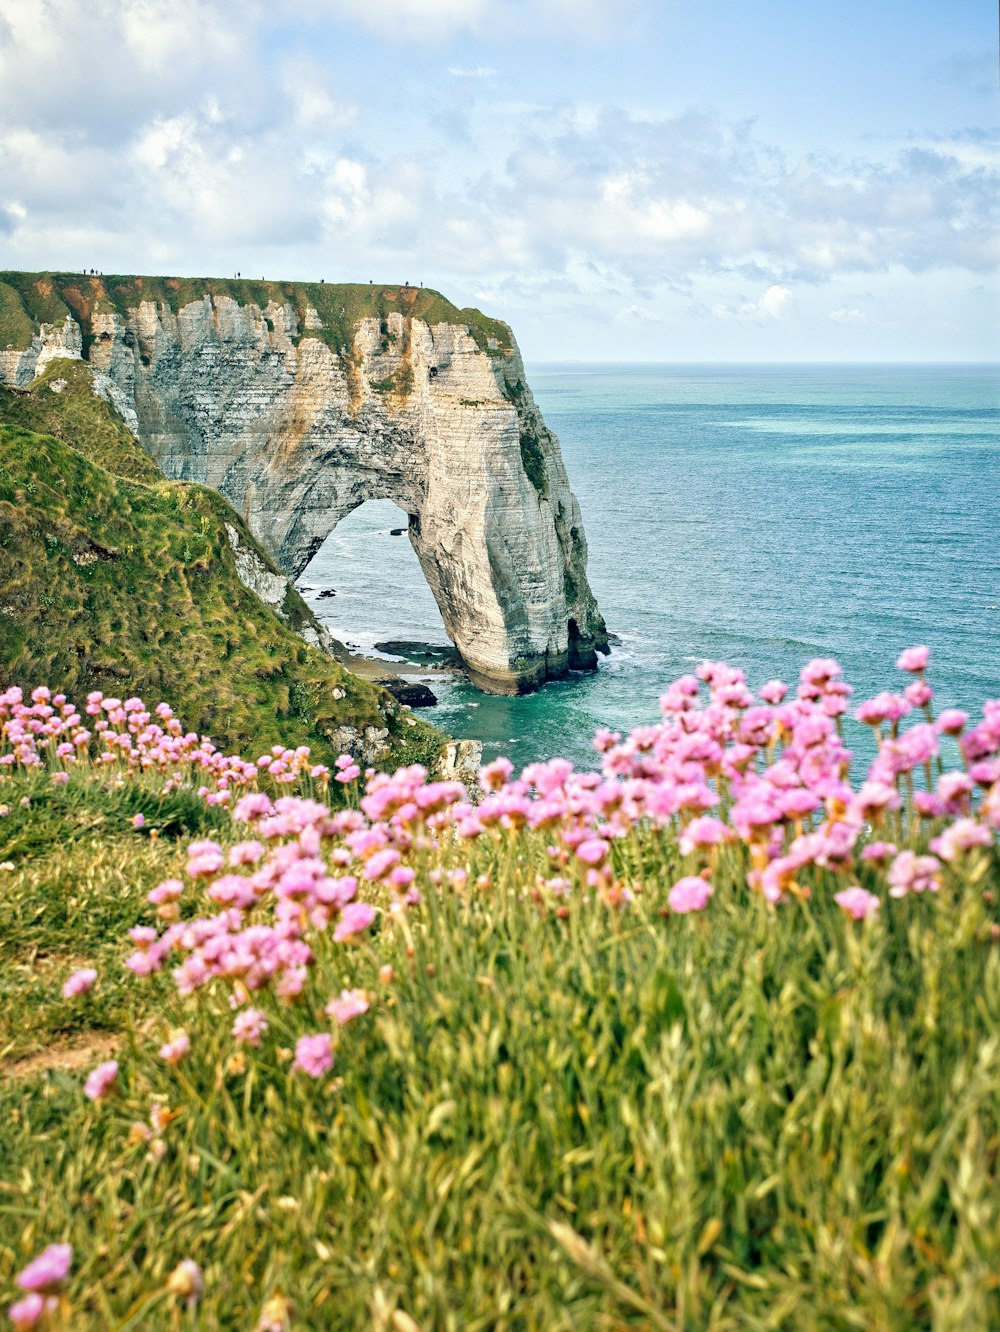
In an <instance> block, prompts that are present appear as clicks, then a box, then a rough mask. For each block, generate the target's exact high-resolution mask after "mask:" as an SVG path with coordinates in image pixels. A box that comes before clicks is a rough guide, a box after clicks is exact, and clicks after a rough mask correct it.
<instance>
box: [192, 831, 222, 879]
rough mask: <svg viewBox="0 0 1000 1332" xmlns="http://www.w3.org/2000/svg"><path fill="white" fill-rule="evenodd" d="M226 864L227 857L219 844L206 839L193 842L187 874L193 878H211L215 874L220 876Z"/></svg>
mask: <svg viewBox="0 0 1000 1332" xmlns="http://www.w3.org/2000/svg"><path fill="white" fill-rule="evenodd" d="M225 863H226V857H225V856H224V855H223V853H222V847H221V846H219V844H218V843H217V842H213V841H211V840H209V839H205V840H204V841H201V842H192V843H191V845H190V846H189V847H188V863H187V872H188V874H190V875H191V876H192V878H199V877H201V878H211V877H212V875H213V874H218V872H219V870H220V869H222V867H223V865H224V864H225Z"/></svg>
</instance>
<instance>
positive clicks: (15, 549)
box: [0, 360, 439, 761]
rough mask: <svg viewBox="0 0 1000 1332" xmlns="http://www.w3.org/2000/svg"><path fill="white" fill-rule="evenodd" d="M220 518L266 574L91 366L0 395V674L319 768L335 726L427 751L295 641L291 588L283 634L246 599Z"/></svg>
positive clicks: (219, 507)
mask: <svg viewBox="0 0 1000 1332" xmlns="http://www.w3.org/2000/svg"><path fill="white" fill-rule="evenodd" d="M58 380H65V381H66V387H65V388H64V389H63V391H62V392H60V393H55V392H53V391H52V385H53V382H54V381H58ZM42 432H44V433H42ZM227 523H229V524H231V525H232V526H233V527H235V528H236V529H237V530H238V531H239V532H240V534H241V538H242V540H243V542H244V543H245V544H246V545H247V546H249V547H250V548H252V549H254V550H256V551H257V553H258V555H259V556H260V558H261V559H262V560H263V561H264V562H265V563H266V564H267V565H268V567H271V568H273V566H272V565H271V564H270V561H269V560H268V558H267V556H266V555H265V553H264V552H263V550H262V549H261V548H260V547H259V546H258V545H257V543H256V542H255V541H254V539H253V538H252V536H251V535H250V533H249V531H248V530H247V529H246V527H245V525H244V524H243V522H242V520H241V519H240V518H239V517H238V516H237V515H236V514H235V513H234V511H233V510H232V509H231V508H230V507H229V505H228V504H227V503H226V502H225V501H224V500H223V499H222V498H221V497H220V496H219V495H217V494H216V493H215V492H214V491H211V490H209V489H207V488H205V487H202V486H196V485H188V484H184V483H180V482H168V481H166V480H165V479H164V478H163V476H162V473H160V472H159V470H158V468H157V467H156V465H155V464H154V463H153V461H152V459H151V458H149V456H148V455H147V454H146V453H145V452H144V450H143V449H142V448H141V446H140V445H139V444H138V443H137V442H136V441H135V440H134V439H133V438H132V436H131V435H130V434H129V432H128V430H126V429H125V427H124V425H123V424H122V423H121V421H120V420H118V418H117V416H116V415H115V413H114V412H113V411H112V410H111V408H109V407H108V405H107V404H106V403H104V402H103V401H102V400H101V399H100V398H98V397H96V396H95V395H94V393H93V392H92V391H91V387H90V377H89V372H88V371H87V369H86V367H85V366H83V365H81V364H80V363H78V362H73V361H68V360H59V361H55V362H53V363H52V364H51V365H50V367H49V368H48V371H47V372H46V374H45V375H44V376H42V377H41V378H40V379H39V380H38V381H37V382H36V384H35V385H34V386H33V387H32V389H31V391H30V392H15V391H12V390H9V389H2V388H0V672H2V675H3V677H4V678H5V679H6V680H9V681H16V682H18V683H20V684H22V685H24V686H27V687H29V688H30V687H32V686H34V685H37V684H41V683H44V682H45V681H46V680H49V679H59V680H60V681H61V682H62V683H63V686H64V688H66V689H67V690H68V691H70V692H71V693H73V695H74V696H75V697H81V696H82V695H84V694H86V693H87V692H88V691H89V690H90V689H95V688H100V689H105V690H107V691H110V692H113V691H114V689H115V688H120V687H121V682H122V681H127V682H128V683H129V685H130V687H134V688H136V689H138V690H139V691H140V692H141V693H144V694H145V696H147V697H149V698H150V699H151V700H152V701H154V702H155V701H157V700H158V699H161V698H164V699H171V700H175V701H176V704H177V707H178V710H179V713H180V715H181V716H182V717H183V719H184V721H185V724H186V725H187V726H189V727H191V728H193V729H196V730H199V731H203V732H207V733H208V734H211V735H212V737H213V738H214V739H215V740H216V741H217V743H219V744H221V745H222V746H223V747H225V748H227V749H238V750H240V751H242V752H244V753H251V752H252V753H253V754H254V756H255V755H256V754H257V753H259V752H260V749H261V748H267V747H269V746H270V745H272V744H276V743H279V742H280V743H284V744H287V745H293V746H294V745H300V744H307V745H310V746H313V747H314V749H315V751H316V756H317V761H329V760H330V758H331V757H334V756H335V754H336V752H339V747H340V746H339V744H338V742H337V741H336V740H333V741H332V742H331V740H330V739H329V737H331V736H332V735H333V733H334V732H335V731H337V730H338V729H339V728H340V727H343V726H350V727H354V728H358V729H361V728H364V727H366V726H375V727H379V728H381V727H386V726H387V727H388V728H389V730H390V743H393V742H395V743H397V744H403V745H405V746H406V752H407V753H413V752H416V753H418V754H420V755H421V756H422V757H424V758H427V757H429V756H431V755H432V754H433V753H434V752H435V751H436V748H437V745H438V743H439V737H438V736H437V734H436V732H434V731H432V730H431V728H430V727H428V726H427V725H426V724H425V723H423V722H416V723H415V724H414V725H412V726H411V725H410V724H409V722H408V721H407V720H406V718H407V717H408V716H409V714H404V713H401V712H400V711H399V709H397V707H396V706H395V704H393V703H392V701H391V700H390V699H389V698H388V696H387V695H386V694H384V693H383V692H382V691H381V690H380V689H378V688H377V687H376V686H374V685H371V684H369V683H367V682H365V681H362V680H359V679H357V678H356V677H355V676H353V675H350V674H349V673H348V672H347V671H346V670H344V669H343V668H342V667H341V666H340V665H339V664H338V663H336V662H334V661H333V660H331V659H330V658H329V657H327V656H326V655H325V654H324V653H321V652H319V651H317V650H315V649H313V648H311V647H309V646H307V645H306V644H305V643H304V642H303V641H302V639H301V638H299V637H298V635H297V634H296V633H295V632H294V631H293V630H294V627H299V626H301V625H303V624H306V623H309V622H310V621H311V615H310V612H309V611H308V609H307V608H306V606H305V604H304V603H303V602H302V600H301V598H300V597H299V596H298V593H296V592H295V591H294V589H290V590H289V592H288V595H287V597H286V604H285V607H284V610H285V612H286V617H287V620H288V623H287V624H286V623H282V621H281V620H279V619H278V618H277V617H276V616H275V615H274V614H273V613H272V612H271V611H270V610H268V609H267V607H265V606H264V605H263V604H262V603H261V602H260V601H259V600H258V599H257V597H255V596H254V595H253V594H252V593H251V592H249V591H248V590H247V589H246V588H244V586H243V585H242V583H241V582H240V581H239V578H238V576H237V573H236V566H235V561H234V556H233V552H232V549H231V547H230V544H229V541H228V538H227V535H226V524H227ZM335 690H336V691H337V692H338V693H341V694H342V696H341V697H339V698H338V697H335V696H334V691H335Z"/></svg>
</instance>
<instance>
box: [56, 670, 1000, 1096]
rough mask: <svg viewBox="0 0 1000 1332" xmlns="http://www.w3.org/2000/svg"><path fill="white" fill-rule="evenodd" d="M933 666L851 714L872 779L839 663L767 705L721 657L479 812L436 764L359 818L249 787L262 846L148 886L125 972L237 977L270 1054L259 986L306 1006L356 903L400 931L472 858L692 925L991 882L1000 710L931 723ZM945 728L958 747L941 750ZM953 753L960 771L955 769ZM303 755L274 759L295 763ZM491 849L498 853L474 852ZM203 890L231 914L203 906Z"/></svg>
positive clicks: (392, 784) (550, 899)
mask: <svg viewBox="0 0 1000 1332" xmlns="http://www.w3.org/2000/svg"><path fill="white" fill-rule="evenodd" d="M928 655H929V654H928V653H927V651H926V649H922V648H921V649H908V650H907V652H905V653H904V654H903V655H902V657H901V658H900V666H901V667H902V668H903V669H905V670H907V671H909V672H910V673H911V674H913V675H914V677H915V679H914V680H913V681H912V682H911V684H909V685H907V686H906V688H905V689H904V691H903V693H901V694H880V695H878V696H877V697H876V698H875V699H871V700H868V701H867V702H866V703H862V704H861V705H860V706H859V707H858V708H857V709H856V711H855V717H856V718H858V719H860V720H866V721H867V723H868V724H869V725H871V726H872V727H873V728H874V731H875V735H876V740H877V746H878V748H877V754H876V757H875V760H874V762H873V763H872V764H871V766H870V768H869V770H868V772H867V774H865V776H864V779H863V780H862V781H861V782H860V784H858V785H857V786H856V787H855V786H854V785H852V783H851V781H850V765H851V754H850V752H849V750H848V749H847V748H846V747H845V743H844V737H843V721H844V717H845V714H846V713H847V711H848V709H849V706H850V695H851V690H850V688H849V686H848V685H847V684H845V683H844V681H843V679H842V678H841V671H840V668H839V666H838V664H837V663H836V662H835V661H833V660H831V659H829V658H819V659H817V660H815V661H811V662H809V663H808V665H807V666H806V667H805V668H804V669H803V671H802V672H801V675H800V678H799V683H798V687H797V689H796V690H795V692H794V694H792V693H791V691H790V690H789V689H788V688H787V686H786V685H784V684H783V683H782V682H781V681H776V680H772V681H769V682H768V683H767V684H766V685H764V686H763V688H762V689H761V690H760V691H759V692H758V693H757V694H756V695H755V694H754V693H753V692H752V691H751V690H750V688H749V686H748V685H747V682H746V679H745V677H744V676H743V674H742V672H740V671H739V670H735V669H733V668H732V667H729V666H727V665H725V664H723V663H721V662H705V663H704V664H703V665H702V666H701V667H700V668H699V670H698V672H697V674H696V675H685V676H682V677H681V678H680V679H678V680H675V681H674V682H673V683H672V684H671V685H670V687H669V688H668V689H667V690H666V692H665V693H664V695H663V697H662V698H661V700H660V711H661V719H660V721H659V722H657V723H656V724H654V725H650V726H642V727H639V728H637V729H636V730H634V731H633V732H632V733H631V734H630V735H629V736H628V737H626V738H625V739H622V738H621V737H620V736H618V735H615V734H612V733H610V732H606V731H605V732H600V733H599V734H598V736H597V737H596V739H595V747H596V748H597V750H598V752H599V753H600V754H601V755H602V761H601V767H600V770H599V771H592V772H577V771H576V770H574V768H573V766H572V764H570V763H568V762H567V761H565V760H564V759H559V758H556V759H551V760H549V761H548V762H544V763H535V764H531V765H530V766H528V767H527V768H525V769H524V771H523V772H522V773H521V774H520V776H515V774H514V769H513V766H512V764H511V763H510V762H509V761H508V760H506V759H497V760H496V761H495V762H493V763H490V764H488V765H487V766H486V767H484V768H483V769H482V771H481V786H482V791H481V792H480V793H479V795H480V798H479V799H478V800H472V799H470V798H469V796H468V794H467V792H466V791H465V789H464V788H463V787H462V786H461V785H460V784H459V783H457V782H441V781H432V780H430V779H429V775H428V773H427V772H426V770H425V769H424V768H422V767H420V766H412V767H407V768H401V769H399V770H398V771H397V772H395V773H394V774H392V775H389V774H377V775H374V776H372V777H371V780H370V781H369V782H368V785H367V789H366V793H365V795H364V796H363V798H362V799H361V802H360V809H357V810H355V809H343V810H339V811H337V812H336V813H334V812H332V811H331V810H330V809H329V808H328V807H327V806H326V805H324V804H321V803H319V802H318V801H315V800H311V799H305V798H300V797H293V796H288V795H285V796H281V797H278V798H276V799H272V798H271V796H269V795H268V794H266V793H265V792H263V791H260V790H251V791H249V792H246V793H245V794H243V795H242V796H240V798H239V799H237V800H236V801H235V803H234V805H233V808H232V814H233V818H234V820H235V821H236V822H237V823H238V824H245V825H247V827H248V830H249V836H248V837H247V838H246V840H243V841H240V842H238V843H237V844H236V845H235V846H232V847H230V848H229V850H228V852H227V851H226V850H224V848H223V847H222V846H221V845H219V844H218V843H216V842H213V841H207V840H200V841H196V842H193V843H191V844H190V846H189V847H188V864H187V872H186V878H185V879H184V880H181V879H170V880H166V881H165V882H164V883H162V884H160V885H158V887H157V888H155V889H154V890H153V892H152V893H151V894H150V902H151V904H152V905H153V906H154V907H155V908H156V913H157V915H158V917H159V918H160V922H161V925H160V927H159V930H158V929H157V928H154V927H152V926H148V925H143V926H137V927H136V928H135V929H133V930H132V931H131V932H130V933H131V938H132V941H133V943H134V945H135V952H133V954H132V956H131V957H130V958H129V960H128V963H127V965H128V966H129V967H130V968H131V969H132V970H133V971H134V972H135V973H137V974H138V975H148V974H150V973H152V972H155V971H158V970H160V969H161V968H162V967H163V966H164V965H165V964H166V963H167V962H168V960H169V961H170V962H171V963H172V964H173V977H174V980H175V982H176V985H177V988H178V990H179V991H180V993H181V994H183V995H188V994H192V993H194V992H196V991H198V990H200V989H201V988H202V987H204V986H206V985H208V984H210V983H212V982H214V981H217V980H221V981H222V982H223V983H224V984H226V985H227V986H228V988H229V989H230V991H231V996H232V997H231V1000H230V1002H231V1004H232V1006H233V1008H235V1009H237V1010H242V1011H240V1012H238V1013H237V1017H236V1019H235V1022H234V1024H233V1036H234V1038H235V1039H236V1040H237V1041H240V1042H242V1043H244V1044H247V1045H250V1046H255V1045H258V1044H260V1042H261V1040H262V1038H263V1035H264V1033H265V1032H266V1030H267V1028H268V1022H267V1018H266V1017H265V1015H264V1012H263V1011H262V1010H261V1009H258V1008H249V1007H245V1006H246V1005H248V1004H249V1002H250V996H251V994H253V993H255V992H258V991H263V990H265V989H269V990H270V991H271V992H272V993H273V994H274V995H275V996H276V997H277V998H279V999H281V1000H284V1001H289V1002H290V1001H293V1000H295V999H296V998H297V997H298V996H300V995H302V994H303V993H304V991H305V990H306V986H307V984H308V981H309V978H310V969H311V968H312V966H313V963H314V961H315V957H316V947H317V938H318V936H320V935H323V934H329V935H332V938H333V940H334V941H335V942H337V943H350V942H351V941H352V940H354V939H356V938H358V937H360V936H363V935H364V934H365V932H366V931H367V930H369V929H370V928H371V926H372V925H373V924H374V923H375V920H376V918H377V916H378V911H377V910H376V908H375V907H374V906H373V905H372V904H371V903H370V902H368V901H365V900H361V897H360V894H361V892H362V890H364V891H365V892H366V893H371V892H377V893H379V894H381V895H383V900H384V897H385V896H387V899H388V915H389V917H390V918H394V917H395V918H400V919H401V918H402V917H403V916H404V915H405V913H406V912H407V911H409V910H412V909H415V908H418V907H419V906H420V904H421V903H422V902H423V900H424V898H425V896H426V895H427V893H428V892H430V891H438V890H448V891H451V892H454V893H458V894H460V895H465V894H467V893H469V892H470V891H471V889H472V887H473V884H474V885H475V887H476V888H478V889H479V890H481V891H486V890H488V889H490V888H491V887H492V880H491V877H490V875H488V874H484V873H479V874H478V877H477V875H476V869H475V868H474V866H475V863H476V861H477V859H479V860H483V861H484V862H487V863H489V862H495V863H497V864H500V865H501V866H503V865H504V864H510V865H513V864H515V863H517V862H520V863H521V864H522V865H523V866H524V869H518V870H517V881H516V884H515V885H514V887H515V890H516V891H518V892H522V893H527V894H529V895H530V897H531V898H532V899H533V900H534V901H535V902H537V903H538V905H539V909H541V910H545V911H548V910H552V911H554V913H555V914H556V915H557V916H565V915H566V914H567V913H568V911H569V910H570V905H569V903H570V901H571V899H572V898H573V897H574V895H576V894H578V893H579V892H580V891H582V890H586V891H590V892H592V893H594V894H596V895H597V896H598V897H599V898H600V899H601V900H602V901H603V902H604V903H606V905H607V906H608V907H609V908H611V909H613V910H623V909H626V908H627V907H628V905H629V903H631V902H632V901H633V900H634V898H635V896H636V895H638V894H658V896H659V902H658V904H659V905H660V910H661V912H662V914H664V915H669V914H673V915H682V914H689V913H698V912H702V911H705V910H706V909H708V908H709V905H710V903H711V901H712V899H713V896H714V895H715V894H716V890H717V887H718V884H719V883H720V882H722V881H723V879H724V880H725V881H726V882H728V883H730V884H731V883H733V882H734V881H736V882H739V880H740V879H742V881H743V882H744V883H745V884H746V886H747V888H748V889H749V890H750V892H752V893H756V894H759V895H761V896H762V897H763V898H764V899H765V900H766V901H767V902H768V903H770V904H772V905H774V906H776V905H777V904H779V903H781V902H782V901H783V900H784V899H786V898H787V897H788V896H789V895H791V896H798V897H801V898H806V897H809V896H810V895H811V894H812V893H813V892H815V891H817V889H818V888H819V887H820V886H821V885H823V884H827V885H828V886H829V893H830V897H831V899H832V900H833V901H834V902H836V903H837V905H838V906H839V907H840V908H841V909H842V910H843V911H844V912H845V914H846V915H847V916H849V917H850V918H852V919H854V920H858V921H863V920H867V919H872V918H875V917H877V915H878V912H879V910H880V907H881V906H882V901H883V897H884V896H886V895H887V896H888V897H891V898H901V897H905V896H907V895H909V894H920V893H924V892H934V891H937V890H938V889H939V888H940V887H941V886H942V884H944V883H945V882H947V881H948V876H949V875H952V876H953V882H954V883H955V884H959V883H961V882H962V881H963V879H964V878H965V877H966V876H967V875H970V874H973V873H975V874H977V875H978V873H979V871H980V869H981V868H982V867H984V865H983V858H984V857H987V856H990V855H992V854H994V848H995V843H996V833H997V831H998V829H1000V702H988V703H987V704H986V705H985V707H984V713H983V718H982V720H981V721H980V722H979V723H978V724H977V725H974V726H971V727H970V725H969V719H968V718H967V717H966V716H965V714H962V713H958V712H957V711H955V710H950V711H948V712H945V713H942V714H941V716H940V717H938V718H937V719H935V717H934V714H933V710H932V691H931V689H930V686H929V685H927V683H926V681H925V679H924V675H923V672H924V670H925V668H926V666H927V661H928ZM914 685H919V686H920V690H919V693H918V692H917V691H915V690H914V688H913V686H914ZM913 713H916V714H917V719H916V720H912V721H911V724H909V725H906V724H905V723H906V719H907V718H910V717H911V714H913ZM943 736H949V737H953V738H954V739H953V740H950V741H949V742H948V746H946V747H945V749H944V750H942V745H941V739H942V737H943ZM949 747H950V750H951V751H952V752H953V753H954V754H955V755H956V756H959V757H960V759H961V763H962V766H961V767H958V768H955V769H952V770H947V769H946V768H945V766H944V762H943V760H944V756H945V754H946V753H947V752H948V748H949ZM295 753H297V751H295V752H293V757H292V759H291V760H289V759H288V755H287V752H286V753H285V754H284V756H283V757H282V756H279V755H273V756H272V757H273V758H274V759H275V760H277V761H278V762H279V765H287V763H288V762H291V763H292V764H293V765H294V762H295V761H296V760H295V758H294V754H295ZM348 767H349V765H348V764H346V763H345V764H341V765H340V770H341V771H346V770H347V768H348ZM283 775H284V774H283V773H279V774H278V776H279V777H282V776H283ZM918 788H919V789H918ZM632 834H638V835H639V837H640V839H645V842H647V843H648V842H649V841H650V840H652V841H653V842H655V844H656V845H657V846H660V847H662V848H663V851H664V854H665V856H666V860H667V863H668V864H671V865H672V866H673V867H674V868H673V872H672V873H671V874H670V875H669V877H667V878H665V876H664V875H663V874H662V872H661V871H657V870H649V871H647V874H646V876H643V875H642V874H641V873H638V872H637V871H636V870H635V869H634V868H633V866H634V864H635V857H634V856H632V855H630V854H629V850H628V846H627V845H626V843H625V839H627V838H629V837H630V836H631V835H632ZM651 834H652V839H651V837H650V835H651ZM481 839H482V840H484V841H485V842H486V843H490V842H492V843H494V844H495V847H496V850H497V852H498V854H493V852H490V853H489V854H488V855H487V856H479V855H478V853H477V852H476V851H474V850H473V846H474V844H475V843H477V842H478V841H480V840H481ZM723 859H725V862H726V863H725V874H724V875H723V874H722V872H721V866H722V862H723ZM205 897H207V898H208V900H209V901H211V902H212V903H213V904H214V908H215V909H214V911H212V912H209V913H207V914H205V913H204V899H205ZM189 903H190V909H189V908H188V904H189ZM199 912H201V913H203V914H199ZM74 988H75V986H74ZM368 1004H369V997H368V995H367V994H365V993H364V992H363V991H360V990H344V991H343V992H342V993H341V994H340V995H339V997H332V998H331V999H330V1000H329V1003H328V1005H327V1007H326V1012H327V1014H328V1016H330V1017H331V1018H332V1020H333V1022H334V1024H335V1025H334V1028H333V1032H334V1035H336V1032H337V1031H338V1030H339V1029H340V1028H342V1026H343V1024H345V1023H347V1022H349V1021H351V1020H353V1019H355V1018H357V1017H358V1016H360V1015H361V1014H363V1013H364V1012H365V1011H366V1010H367V1008H368ZM333 1048H334V1046H333V1038H332V1037H331V1035H330V1033H329V1032H318V1033H313V1034H311V1035H309V1036H306V1037H303V1038H302V1040H301V1041H300V1042H299V1046H298V1047H297V1050H296V1059H295V1066H296V1067H297V1068H298V1069H300V1070H301V1071H303V1072H304V1073H306V1074H307V1075H309V1076H312V1077H319V1076H322V1075H323V1074H324V1073H325V1072H326V1071H328V1069H329V1067H330V1066H331V1065H332V1060H333ZM186 1054H187V1043H186V1035H185V1034H184V1033H182V1032H181V1033H175V1035H174V1036H173V1037H172V1038H171V1040H170V1041H168V1042H167V1044H166V1045H165V1046H164V1047H163V1049H162V1050H161V1055H162V1057H163V1058H164V1059H167V1060H168V1061H169V1062H179V1061H180V1060H181V1059H183V1058H184V1057H185V1055H186ZM113 1083H114V1079H113V1077H111V1078H110V1080H109V1083H108V1086H109V1088H110V1087H111V1086H113ZM102 1094H103V1092H102Z"/></svg>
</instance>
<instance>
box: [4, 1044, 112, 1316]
mask: <svg viewBox="0 0 1000 1332" xmlns="http://www.w3.org/2000/svg"><path fill="white" fill-rule="evenodd" d="M115 1067H116V1068H117V1065H115ZM72 1266H73V1246H72V1245H71V1244H50V1245H49V1246H48V1248H47V1249H43V1250H42V1252H41V1253H40V1254H39V1255H38V1257H37V1258H32V1260H31V1262H30V1263H29V1264H28V1266H27V1267H25V1268H24V1269H23V1270H22V1271H21V1272H19V1273H18V1274H17V1276H16V1277H15V1278H14V1280H15V1281H16V1282H17V1284H18V1285H19V1286H20V1287H21V1289H22V1290H34V1291H39V1290H40V1291H46V1290H51V1289H52V1287H53V1286H59V1285H61V1284H62V1282H64V1281H65V1280H66V1278H67V1277H68V1276H69V1273H70V1268H71V1267H72Z"/></svg>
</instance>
